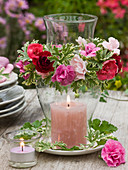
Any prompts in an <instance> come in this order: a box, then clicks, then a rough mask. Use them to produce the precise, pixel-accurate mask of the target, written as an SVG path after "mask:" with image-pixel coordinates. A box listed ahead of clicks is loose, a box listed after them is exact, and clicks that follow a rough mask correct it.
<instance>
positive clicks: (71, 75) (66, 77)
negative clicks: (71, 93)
mask: <svg viewBox="0 0 128 170" xmlns="http://www.w3.org/2000/svg"><path fill="white" fill-rule="evenodd" d="M74 79H75V72H74V69H73V67H72V66H70V65H68V66H65V65H64V64H63V65H60V66H58V67H57V69H56V72H55V74H54V75H53V76H52V82H55V81H58V82H60V84H61V85H62V86H66V85H69V84H71V83H72V82H73V80H74Z"/></svg>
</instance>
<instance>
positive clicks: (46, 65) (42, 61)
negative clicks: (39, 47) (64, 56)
mask: <svg viewBox="0 0 128 170" xmlns="http://www.w3.org/2000/svg"><path fill="white" fill-rule="evenodd" d="M49 56H51V53H50V52H49V51H44V52H41V53H40V54H39V58H38V59H36V62H35V60H34V62H35V63H33V64H35V66H36V70H37V71H38V72H40V73H48V72H50V71H54V67H53V63H54V61H52V62H50V60H49V59H48V57H49Z"/></svg>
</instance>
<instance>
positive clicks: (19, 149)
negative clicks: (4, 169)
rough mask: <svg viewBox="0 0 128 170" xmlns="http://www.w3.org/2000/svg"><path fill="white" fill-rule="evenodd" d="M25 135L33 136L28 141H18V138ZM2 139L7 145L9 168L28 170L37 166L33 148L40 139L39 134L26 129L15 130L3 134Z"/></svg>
mask: <svg viewBox="0 0 128 170" xmlns="http://www.w3.org/2000/svg"><path fill="white" fill-rule="evenodd" d="M26 134H29V135H32V134H35V135H34V136H32V137H31V138H30V139H23V138H20V139H19V136H24V135H26ZM3 137H4V138H5V139H6V140H7V142H8V144H9V145H8V146H9V149H8V152H9V153H8V155H9V165H10V166H12V167H14V168H28V167H32V166H34V165H36V164H37V158H36V154H35V149H34V146H35V143H36V142H37V141H38V140H39V138H40V137H41V134H40V133H39V132H36V131H32V130H28V129H24V130H16V131H12V132H8V133H5V134H4V135H3Z"/></svg>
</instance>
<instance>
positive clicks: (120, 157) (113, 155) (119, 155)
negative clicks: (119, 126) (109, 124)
mask: <svg viewBox="0 0 128 170" xmlns="http://www.w3.org/2000/svg"><path fill="white" fill-rule="evenodd" d="M101 157H102V158H103V160H104V161H105V162H106V163H107V165H108V166H112V167H116V166H119V165H120V164H123V163H125V149H124V148H123V146H122V145H121V144H120V142H118V141H115V140H112V139H109V140H108V141H107V142H106V144H105V146H104V148H103V149H102V151H101Z"/></svg>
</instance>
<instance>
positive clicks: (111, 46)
mask: <svg viewBox="0 0 128 170" xmlns="http://www.w3.org/2000/svg"><path fill="white" fill-rule="evenodd" d="M108 41H109V42H107V41H104V42H103V43H102V45H103V47H104V48H106V49H108V50H110V51H113V52H114V53H115V54H117V55H119V54H120V50H119V49H118V48H119V41H118V40H117V39H115V38H113V37H110V38H109V39H108Z"/></svg>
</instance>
